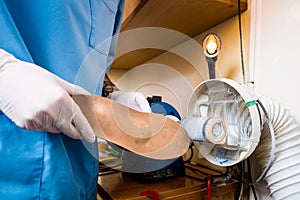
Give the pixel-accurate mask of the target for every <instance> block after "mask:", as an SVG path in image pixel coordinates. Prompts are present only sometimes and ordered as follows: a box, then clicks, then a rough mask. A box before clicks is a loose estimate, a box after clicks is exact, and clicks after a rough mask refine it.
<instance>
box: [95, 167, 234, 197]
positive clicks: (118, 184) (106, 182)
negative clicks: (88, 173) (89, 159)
mask: <svg viewBox="0 0 300 200" xmlns="http://www.w3.org/2000/svg"><path fill="white" fill-rule="evenodd" d="M186 174H187V175H188V176H184V177H176V178H170V179H165V180H160V181H158V182H154V183H141V182H139V181H137V180H136V179H134V178H133V177H132V176H130V175H129V174H126V173H123V172H114V173H110V174H105V175H100V176H99V179H98V183H99V185H100V186H101V187H102V188H103V189H104V190H105V191H106V192H107V194H109V196H110V197H111V199H114V200H121V199H130V200H145V199H149V198H147V197H145V196H141V195H140V193H141V192H144V191H147V190H154V191H156V192H157V193H158V194H159V199H177V200H180V199H182V200H183V199H184V200H187V199H188V200H193V199H195V200H199V199H207V182H205V181H201V180H197V179H195V178H191V177H190V176H192V177H197V178H200V179H205V177H203V175H202V177H201V175H199V173H197V172H195V171H193V170H190V169H186ZM238 191H239V184H238V182H237V181H235V180H229V181H227V182H226V183H222V184H218V185H213V187H212V191H211V199H217V200H218V199H220V200H221V199H222V200H223V199H226V200H227V199H229V200H230V199H234V193H235V192H238ZM99 199H101V198H99ZM102 199H104V200H106V198H102Z"/></svg>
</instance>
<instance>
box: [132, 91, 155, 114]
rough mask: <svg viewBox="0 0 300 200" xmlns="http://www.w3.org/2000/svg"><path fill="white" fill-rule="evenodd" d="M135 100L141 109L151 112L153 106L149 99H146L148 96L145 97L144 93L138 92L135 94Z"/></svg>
mask: <svg viewBox="0 0 300 200" xmlns="http://www.w3.org/2000/svg"><path fill="white" fill-rule="evenodd" d="M134 100H135V103H136V104H137V105H138V107H139V108H140V109H139V111H141V112H147V113H150V112H151V108H150V106H149V103H148V101H147V100H146V98H145V97H144V95H143V94H141V93H136V94H135V96H134Z"/></svg>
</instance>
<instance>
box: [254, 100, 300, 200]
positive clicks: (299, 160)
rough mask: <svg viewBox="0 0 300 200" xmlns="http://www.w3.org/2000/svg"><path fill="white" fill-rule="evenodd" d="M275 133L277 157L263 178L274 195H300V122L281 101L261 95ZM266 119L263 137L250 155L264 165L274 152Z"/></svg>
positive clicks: (276, 196)
mask: <svg viewBox="0 0 300 200" xmlns="http://www.w3.org/2000/svg"><path fill="white" fill-rule="evenodd" d="M260 102H261V103H262V105H263V107H264V108H265V110H266V112H267V114H268V116H269V118H270V122H271V124H272V126H273V129H274V133H275V152H274V160H273V162H272V164H271V165H270V168H269V170H268V171H267V173H266V175H265V177H264V180H265V181H266V183H267V187H268V188H269V190H270V195H271V196H272V197H273V198H274V199H293V200H294V199H300V126H299V124H298V123H297V122H296V120H295V119H294V118H293V116H291V115H290V114H289V112H288V111H287V110H286V109H285V108H284V107H283V106H282V105H280V104H279V103H277V102H274V101H272V100H271V99H267V98H265V97H260ZM269 131H270V129H269V127H268V124H267V122H265V125H264V128H263V130H262V134H261V140H260V143H259V145H258V146H257V148H256V150H255V152H254V153H253V155H252V157H251V159H252V160H253V161H254V162H256V163H257V164H258V166H260V167H261V169H263V168H265V167H266V166H267V163H268V161H269V160H270V159H269V156H270V155H271V154H272V152H271V149H272V141H271V137H270V135H271V134H270V132H269Z"/></svg>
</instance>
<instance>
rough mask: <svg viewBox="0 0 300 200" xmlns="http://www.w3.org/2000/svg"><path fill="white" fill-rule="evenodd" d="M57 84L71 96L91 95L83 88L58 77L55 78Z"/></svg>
mask: <svg viewBox="0 0 300 200" xmlns="http://www.w3.org/2000/svg"><path fill="white" fill-rule="evenodd" d="M55 79H56V81H57V83H58V84H59V85H60V86H61V87H63V88H64V89H65V90H66V91H67V92H68V93H69V94H70V95H74V94H90V93H89V92H88V91H86V90H85V89H83V88H82V87H80V86H78V85H75V84H72V83H69V82H67V81H65V80H63V79H61V78H60V77H58V76H55Z"/></svg>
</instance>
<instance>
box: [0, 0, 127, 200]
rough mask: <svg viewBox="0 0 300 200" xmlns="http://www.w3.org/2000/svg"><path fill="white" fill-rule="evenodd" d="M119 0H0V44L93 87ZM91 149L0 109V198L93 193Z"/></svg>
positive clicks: (97, 89)
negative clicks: (20, 122) (27, 125)
mask: <svg viewBox="0 0 300 200" xmlns="http://www.w3.org/2000/svg"><path fill="white" fill-rule="evenodd" d="M123 6H124V2H123V0H89V1H88V0H47V1H44V0H36V1H20V0H0V48H1V49H4V50H6V51H8V52H10V53H11V54H13V55H15V57H17V58H18V59H21V60H25V61H28V62H32V63H35V64H37V65H39V66H41V67H43V68H45V69H47V70H49V71H50V72H52V73H54V74H56V75H58V76H59V77H61V78H63V79H65V80H67V81H69V82H71V83H75V84H78V85H80V86H82V87H84V88H85V89H87V90H88V91H89V92H91V93H93V94H96V95H100V94H101V90H102V82H103V77H104V74H105V73H106V72H107V70H108V69H109V67H110V65H111V63H112V60H113V56H114V52H115V46H116V41H115V40H112V39H111V36H113V35H114V34H116V33H118V31H119V29H120V24H121V16H122V12H123ZM16 81H18V80H16ZM8 89H9V88H8ZM46 89H47V88H45V90H46ZM92 154H94V155H92ZM97 155H98V151H97V144H96V143H94V144H88V143H86V142H84V141H80V140H73V139H71V138H69V137H67V136H65V135H63V134H52V133H46V132H44V133H43V132H36V131H28V130H24V129H21V128H18V127H16V126H15V124H14V123H13V122H12V121H11V120H10V119H8V118H7V117H6V116H5V115H4V114H3V113H2V112H1V111H0V158H1V161H0V169H1V170H0V199H55V200H58V199H63V200H68V199H72V200H73V199H95V198H96V182H97V178H98V160H97Z"/></svg>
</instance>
